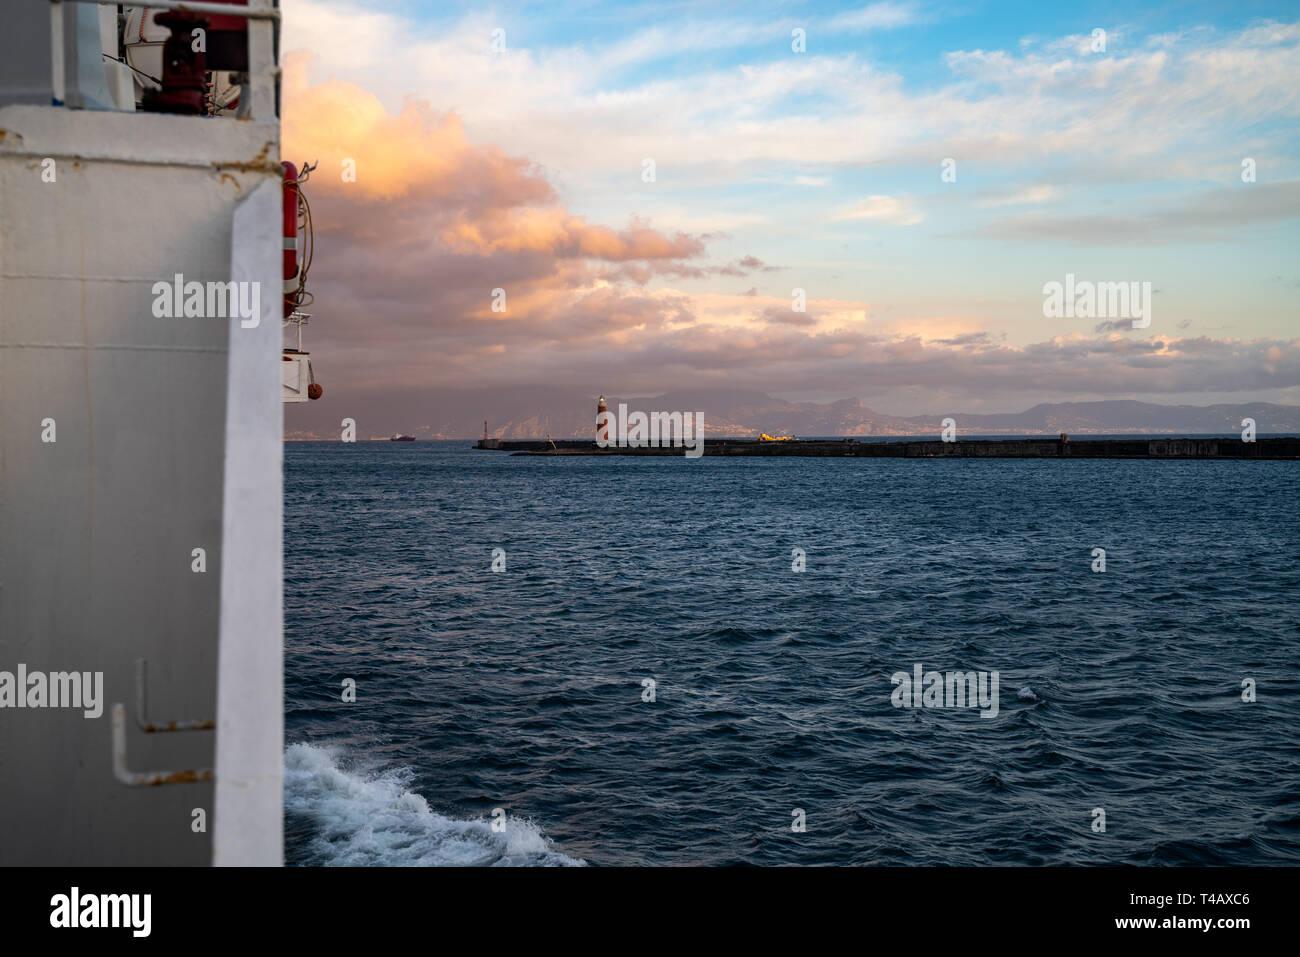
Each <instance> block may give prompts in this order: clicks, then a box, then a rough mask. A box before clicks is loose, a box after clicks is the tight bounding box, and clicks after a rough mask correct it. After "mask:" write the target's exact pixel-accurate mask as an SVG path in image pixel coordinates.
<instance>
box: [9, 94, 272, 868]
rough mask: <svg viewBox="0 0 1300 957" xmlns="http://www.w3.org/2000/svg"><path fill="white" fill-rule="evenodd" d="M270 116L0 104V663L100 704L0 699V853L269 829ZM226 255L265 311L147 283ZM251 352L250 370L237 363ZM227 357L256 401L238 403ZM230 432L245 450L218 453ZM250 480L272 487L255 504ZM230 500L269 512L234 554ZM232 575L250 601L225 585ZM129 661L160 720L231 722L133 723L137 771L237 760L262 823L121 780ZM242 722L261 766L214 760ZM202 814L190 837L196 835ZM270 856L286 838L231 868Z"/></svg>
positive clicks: (142, 860) (58, 853)
mask: <svg viewBox="0 0 1300 957" xmlns="http://www.w3.org/2000/svg"><path fill="white" fill-rule="evenodd" d="M278 136H279V134H278V124H277V123H276V122H274V121H272V122H258V121H236V120H232V119H204V118H201V117H183V116H163V115H155V114H138V113H137V114H130V113H111V112H92V111H74V110H68V109H62V108H57V107H49V106H29V105H11V106H5V107H0V671H8V672H13V671H14V670H15V668H16V667H17V665H18V664H19V663H23V664H25V665H26V666H27V668H28V669H29V670H39V671H47V672H48V671H63V670H76V671H83V672H86V671H88V672H96V671H102V672H103V673H104V696H103V697H104V701H103V702H101V704H102V706H103V713H102V715H101V716H100V717H98V718H96V719H86V718H84V717H83V716H82V712H81V711H80V710H71V709H68V710H64V709H49V708H44V709H15V708H2V709H0V826H2V827H3V838H2V839H0V864H21V863H31V864H207V863H210V862H211V861H212V859H213V853H214V849H213V840H212V834H213V829H214V827H217V828H218V829H220V827H221V825H222V824H224V825H225V827H226V828H227V829H228V830H230V831H232V832H234V831H237V830H238V829H239V828H241V827H244V826H248V827H250V828H252V831H251V832H250V833H255V834H256V835H258V837H259V838H265V839H268V840H270V839H272V838H271V837H270V835H278V834H279V831H280V811H279V784H278V775H279V773H280V761H281V757H280V751H279V748H280V746H281V745H280V742H281V736H282V731H281V727H280V720H281V718H280V715H281V700H280V695H279V690H278V689H279V687H280V682H281V676H280V673H279V665H278V664H277V663H275V662H278V660H279V656H280V652H281V632H280V618H279V616H280V552H279V548H278V546H279V536H280V505H279V496H280V479H279V470H280V449H279V440H280V435H281V404H280V397H279V389H280V385H279V366H278V363H279V361H280V360H279V350H280V329H279V322H278V319H277V318H276V316H277V315H278V313H277V310H278V308H279V294H278V288H279V286H278V281H279V280H278V267H279V260H280V257H279V253H280V249H279V245H280V243H279V240H278V228H279V214H280V211H279V204H278V202H267V201H266V199H265V197H266V192H265V190H270V191H272V192H275V193H277V194H278V184H279V181H280V166H279V159H280V157H279V144H278ZM51 163H52V164H53V165H52V167H51V165H50V164H51ZM51 168H52V169H53V171H54V178H53V180H52V181H49V177H48V173H47V174H46V176H45V177H44V178H43V175H42V174H43V172H46V171H48V170H50V169H51ZM259 187H263V188H264V191H263V192H262V193H260V194H259V193H258V190H259ZM259 195H260V196H261V197H262V198H261V199H250V197H256V196H259ZM237 210H244V211H246V212H245V216H247V215H250V214H251V215H253V216H254V218H260V217H262V216H265V217H266V219H267V222H266V224H265V229H263V228H262V225H261V224H260V223H254V224H253V225H252V228H245V229H244V230H242V232H243V234H245V235H246V236H248V237H251V238H250V239H248V240H247V242H245V243H244V244H243V246H242V248H243V250H244V252H242V253H241V252H240V249H241V242H240V241H239V240H237V239H234V232H233V229H232V223H233V221H234V218H235V217H236V215H238V214H237ZM254 210H256V211H257V212H252V211H254ZM267 230H269V233H268V235H270V236H273V237H274V238H273V239H270V240H267V239H265V237H263V236H262V233H263V232H266V231H267ZM232 242H233V243H234V245H233V247H232ZM264 245H265V246H268V248H269V255H267V256H266V266H265V267H259V266H258V264H257V263H256V262H254V260H256V258H257V257H258V256H259V255H264V254H265V251H263V250H262V246H264ZM232 248H233V249H234V250H235V252H234V255H233V257H232ZM232 260H240V261H241V263H242V264H240V265H239V267H238V268H239V269H240V270H242V272H243V274H244V275H246V276H257V275H259V274H260V272H266V273H267V276H266V277H265V279H266V281H269V282H270V285H269V286H267V287H264V288H263V291H262V301H261V305H262V310H263V313H264V316H263V319H264V321H263V323H262V324H261V327H260V328H258V329H251V330H250V329H242V328H241V327H240V325H239V322H238V320H237V319H236V320H231V319H225V318H160V317H157V316H155V315H154V313H153V309H152V306H153V302H154V300H155V295H154V292H153V290H152V285H153V284H154V283H155V282H158V281H167V282H171V281H172V280H173V278H174V276H175V274H177V273H180V274H182V275H183V276H184V277H185V279H186V280H189V279H193V280H198V281H202V282H206V281H209V280H213V281H217V280H228V279H229V278H230V277H231V272H232V267H233V266H234V265H235V263H234V262H233V261H232ZM250 263H252V264H251V265H250ZM259 269H260V271H259ZM268 317H269V318H268ZM240 334H248V338H245V339H243V340H240V341H239V342H238V344H237V347H236V348H235V349H233V350H232V349H231V337H232V336H235V335H240ZM259 350H261V352H259ZM230 363H233V366H229V365H228V364H230ZM263 363H264V364H265V365H266V366H267V367H268V368H269V374H268V378H267V381H266V383H265V388H264V389H263V388H260V387H255V386H252V385H250V384H249V381H247V377H246V375H245V372H246V371H247V372H252V371H253V370H260V369H261V366H262V364H263ZM230 368H234V369H235V376H236V377H237V379H238V385H239V388H240V389H241V390H244V389H249V390H251V391H252V393H253V394H254V398H253V400H252V404H251V405H249V404H248V403H246V402H244V401H243V398H244V396H243V394H242V392H241V394H240V395H237V396H233V397H228V395H227V384H228V382H232V381H235V379H232V378H231V375H230V371H229V369H230ZM263 371H265V370H263ZM264 392H265V393H266V394H269V396H270V404H269V405H267V404H266V403H265V401H264V400H265V395H264V394H263V393H264ZM228 410H230V418H229V419H228ZM258 410H260V412H259V411H258ZM259 414H260V415H262V416H263V418H261V419H258V418H257V416H258V415H259ZM47 419H52V420H54V422H55V433H54V436H55V441H53V442H47V441H43V432H48V430H47V429H45V428H44V427H43V425H42V423H43V422H44V421H45V420H47ZM231 426H237V427H236V428H233V429H232V428H230V427H231ZM272 435H273V436H274V437H275V442H274V446H275V447H274V449H272V447H271V444H270V443H269V442H268V437H269V436H272ZM228 436H229V437H230V438H229V440H230V441H232V442H236V443H237V444H238V445H239V446H240V450H241V451H240V454H239V455H238V457H237V458H236V460H234V462H233V464H232V460H231V459H230V458H228V456H227V455H226V443H227V440H228ZM259 456H260V457H261V460H259V459H258V457H259ZM256 482H269V483H270V484H269V485H268V486H267V488H266V489H264V490H263V491H264V494H261V495H256V494H254V495H252V497H251V498H249V497H248V492H247V490H248V488H249V487H250V486H251V485H252V484H255V483H256ZM236 488H237V489H238V490H242V491H238V492H237V491H236ZM241 496H242V497H241ZM272 498H273V499H274V505H273V506H272V505H271V504H270V502H271V499H272ZM223 504H224V506H225V512H224V514H223ZM245 504H248V505H249V506H250V509H251V511H250V512H249V514H248V515H247V519H248V520H249V521H253V522H258V523H260V524H261V526H262V530H261V532H260V533H252V534H251V537H247V536H244V537H240V536H237V537H240V541H239V542H238V548H239V552H240V553H239V555H238V556H237V564H238V565H239V566H240V568H239V570H238V572H235V571H232V569H231V564H232V562H234V561H235V558H234V557H231V561H227V556H226V555H225V554H224V553H223V546H226V545H228V544H229V543H228V542H227V541H225V540H224V539H228V538H229V537H230V536H231V529H232V527H234V526H233V525H232V523H235V522H237V521H238V520H239V519H238V516H236V515H234V514H233V513H232V512H231V511H230V509H231V508H242V507H243V506H244V505H245ZM272 542H274V545H273V546H272V545H271V543H272ZM267 547H274V549H275V551H274V553H273V554H271V553H262V554H260V555H258V554H257V552H258V551H259V550H263V549H265V548H267ZM196 548H203V549H205V552H206V571H205V572H202V573H196V572H195V571H193V570H192V567H193V565H194V561H195V559H194V557H193V550H194V549H196ZM261 573H265V574H267V575H268V578H267V580H266V581H264V582H260V583H253V582H251V580H250V579H249V576H250V575H256V574H261ZM236 574H238V575H239V576H241V577H240V581H242V582H243V583H244V584H245V585H246V586H248V588H247V589H246V591H245V593H244V595H243V596H242V598H241V596H240V595H239V594H237V593H236V592H235V590H234V589H233V588H231V587H228V586H229V583H223V580H222V579H223V577H226V576H231V578H232V581H233V577H234V576H235V575H236ZM223 593H224V595H225V598H224V601H223ZM272 593H273V597H272ZM241 601H246V602H248V603H250V605H256V607H255V608H252V607H250V608H246V609H245V608H240V602H241ZM223 608H224V609H225V612H224V613H225V616H226V621H227V623H228V626H227V630H229V628H230V627H233V626H234V625H235V623H237V622H238V621H241V620H242V621H244V622H245V623H246V624H247V623H251V625H252V627H254V628H256V629H257V630H256V631H255V632H250V633H247V634H244V635H243V636H242V637H241V638H240V639H239V640H238V641H232V642H231V643H230V645H229V646H228V647H226V648H222V649H221V650H220V653H219V650H218V636H219V629H221V627H222V625H221V621H222V614H223V611H222V609H223ZM139 657H144V658H147V659H148V663H149V682H150V686H149V698H150V702H149V710H150V717H151V718H152V719H153V720H154V721H156V722H157V721H166V720H170V719H176V720H182V719H195V718H203V719H219V720H220V721H222V722H223V723H222V724H221V727H219V728H218V730H217V731H216V732H213V731H195V732H184V733H173V734H142V733H140V732H139V731H138V730H137V729H136V728H135V727H134V726H133V724H132V723H131V722H129V721H128V727H127V736H128V737H127V747H128V755H129V762H130V766H131V769H132V770H183V769H197V768H211V767H213V766H214V765H215V766H216V767H217V769H218V772H220V770H221V768H222V767H223V764H224V765H225V766H227V767H235V768H236V769H237V770H238V773H239V774H241V775H243V776H244V780H245V783H247V781H248V780H251V779H252V778H254V777H255V778H257V782H256V783H257V792H258V794H259V796H260V797H259V800H260V803H259V804H257V808H258V811H259V813H269V814H270V815H271V816H270V817H269V818H267V819H265V820H259V821H249V822H241V821H239V820H238V819H237V816H238V814H240V813H243V812H245V811H249V812H250V813H251V811H250V807H251V805H249V804H247V802H246V803H245V804H244V805H243V806H240V805H239V804H238V802H236V804H234V805H230V807H231V810H230V811H229V813H228V814H227V816H226V820H225V821H224V822H220V823H218V821H216V820H214V818H215V817H216V816H217V815H215V814H214V811H215V810H216V809H215V808H214V788H213V786H212V785H211V784H209V783H197V784H173V785H165V786H160V787H149V788H131V787H126V786H124V785H123V784H121V783H119V782H118V780H117V779H116V778H115V777H114V773H113V766H112V760H111V759H112V752H111V744H112V736H111V719H110V708H111V705H112V704H113V703H115V702H123V703H125V704H126V705H127V707H128V711H129V710H130V708H131V703H132V702H133V701H134V700H135V688H134V672H135V665H134V662H135V659H137V658H139ZM219 660H220V668H221V671H222V675H223V687H222V689H221V693H222V696H223V701H226V702H227V705H228V707H243V708H246V709H251V710H248V711H247V713H246V715H245V717H244V719H243V720H242V721H241V720H240V719H238V718H235V717H232V716H231V715H230V713H229V712H228V711H227V712H225V713H219V712H218V685H217V672H218V662H219ZM264 669H271V670H273V671H274V672H275V673H274V676H273V677H272V676H270V675H268V674H263V673H262V672H263V670H264ZM245 677H247V678H248V683H247V684H246V685H245V686H244V687H243V690H242V692H240V691H239V690H238V689H239V686H240V682H241V681H243V680H244V678H245ZM267 695H270V696H272V697H271V698H267V697H265V696H267ZM259 696H261V697H259ZM254 698H257V700H253V699H254ZM268 702H269V704H268ZM227 720H229V721H231V722H233V724H231V725H230V726H229V727H227V724H226V723H224V722H225V721H227ZM254 721H256V722H259V723H260V724H261V725H262V727H263V728H264V731H265V734H266V737H267V743H265V744H264V746H262V747H260V748H256V749H254V752H253V753H252V756H251V757H250V758H249V759H248V760H252V761H254V762H255V765H256V766H255V767H252V766H251V765H249V764H248V762H247V760H244V759H243V758H241V757H240V756H239V755H238V754H237V753H236V752H234V751H232V752H230V754H228V755H226V756H225V758H224V760H223V758H222V757H218V755H217V754H216V750H217V746H219V745H220V744H221V741H222V738H221V736H222V735H223V734H225V735H228V736H229V740H230V741H231V743H232V746H234V745H236V744H242V743H245V742H246V741H247V739H248V734H249V725H250V722H254ZM270 742H274V745H273V746H274V750H275V754H274V755H273V756H271V748H272V746H271V744H270ZM232 761H233V762H234V764H233V765H232V764H231V762H232ZM241 761H242V762H243V763H241ZM250 768H252V770H250ZM271 788H273V789H274V790H275V791H276V802H275V807H274V808H273V809H271V810H270V811H267V810H266V801H265V794H266V792H267V790H268V789H271ZM255 803H256V802H255ZM196 809H200V810H202V811H204V812H205V816H206V824H207V830H206V832H196V831H195V830H194V826H193V824H194V820H195V815H194V811H195V810H196ZM246 847H247V845H246V844H236V845H232V851H231V854H228V855H227V856H226V862H244V861H240V860H239V853H240V852H241V850H240V849H241V848H244V849H246ZM279 853H280V847H279V843H278V840H276V841H275V845H274V847H273V848H272V849H271V850H269V851H267V850H264V851H263V852H262V853H261V854H260V855H257V856H256V859H254V860H248V861H246V862H247V863H275V862H276V860H278V855H279ZM271 858H274V859H271Z"/></svg>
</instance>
